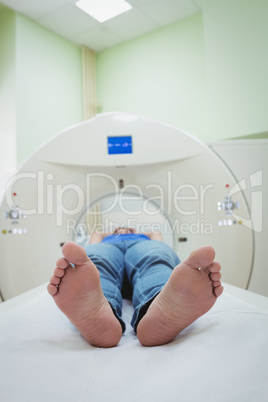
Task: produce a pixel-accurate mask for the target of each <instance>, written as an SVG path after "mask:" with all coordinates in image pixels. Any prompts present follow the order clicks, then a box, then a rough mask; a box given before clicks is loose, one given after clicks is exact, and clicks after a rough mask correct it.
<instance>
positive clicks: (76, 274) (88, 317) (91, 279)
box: [47, 242, 122, 348]
mask: <svg viewBox="0 0 268 402" xmlns="http://www.w3.org/2000/svg"><path fill="white" fill-rule="evenodd" d="M62 253H63V255H64V257H65V258H60V259H59V260H58V261H57V263H56V265H57V268H56V269H55V271H54V275H53V276H52V277H51V279H50V284H49V285H48V287H47V290H48V293H49V294H50V295H51V296H53V298H54V301H55V303H56V304H57V306H58V307H59V309H60V310H61V311H62V312H63V313H64V314H65V315H66V316H67V317H68V318H69V320H70V321H71V322H72V323H73V324H74V326H75V327H76V328H77V329H78V330H79V331H80V333H81V334H82V335H83V337H84V338H85V339H86V340H87V341H88V342H89V343H90V344H91V345H93V346H98V347H103V348H107V347H113V346H116V345H117V344H118V342H119V341H120V339H121V336H122V327H121V324H120V323H119V321H118V320H117V318H116V317H115V315H114V313H113V311H112V308H111V306H110V304H109V303H108V301H107V299H106V298H105V296H104V294H103V292H102V289H101V285H100V275H99V271H98V269H97V268H96V266H95V265H94V263H93V262H92V261H91V260H90V259H89V258H88V256H87V255H86V252H85V250H84V249H83V248H82V247H81V246H79V245H78V244H76V243H74V242H68V243H65V244H64V246H63V247H62ZM70 263H72V264H74V267H72V266H71V265H70Z"/></svg>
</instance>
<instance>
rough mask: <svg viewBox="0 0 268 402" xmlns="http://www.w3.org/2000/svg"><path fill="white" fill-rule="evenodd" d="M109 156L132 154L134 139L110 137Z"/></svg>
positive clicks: (129, 136) (128, 136)
mask: <svg viewBox="0 0 268 402" xmlns="http://www.w3.org/2000/svg"><path fill="white" fill-rule="evenodd" d="M108 154H109V155H115V154H116V155H118V154H132V137H131V135H127V136H122V137H121V136H120V137H119V136H118V137H108Z"/></svg>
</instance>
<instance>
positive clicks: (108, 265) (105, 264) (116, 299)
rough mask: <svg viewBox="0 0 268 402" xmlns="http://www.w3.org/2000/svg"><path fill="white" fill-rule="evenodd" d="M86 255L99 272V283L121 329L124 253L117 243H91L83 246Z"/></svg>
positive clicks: (123, 327) (123, 328) (123, 329)
mask: <svg viewBox="0 0 268 402" xmlns="http://www.w3.org/2000/svg"><path fill="white" fill-rule="evenodd" d="M85 250H86V253H87V255H88V257H89V258H90V259H91V260H92V261H93V262H94V264H95V265H96V267H97V268H98V271H99V273H100V283H101V287H102V290H103V293H104V296H105V297H106V299H107V300H108V302H109V303H110V306H111V307H112V310H113V312H114V314H115V316H116V318H117V319H118V320H119V322H120V324H121V326H122V331H123V332H124V331H125V328H126V326H125V323H124V322H123V320H122V318H121V317H122V295H121V290H122V286H123V278H124V253H123V251H122V250H121V248H120V245H119V244H117V245H115V244H104V243H96V244H95V243H93V244H89V245H88V246H87V247H85Z"/></svg>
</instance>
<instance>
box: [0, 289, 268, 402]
mask: <svg viewBox="0 0 268 402" xmlns="http://www.w3.org/2000/svg"><path fill="white" fill-rule="evenodd" d="M131 315H132V306H131V303H130V302H128V301H125V302H124V320H125V321H126V323H127V324H128V323H129V322H130V319H131ZM267 373H268V312H267V311H265V310H261V309H259V308H257V307H254V306H252V305H250V304H247V303H245V302H241V301H240V300H238V299H236V298H233V297H231V296H228V295H227V294H224V295H223V296H222V297H220V298H219V300H218V301H217V303H216V304H215V306H214V307H213V308H212V309H211V310H210V312H209V313H207V314H206V315H205V316H203V317H201V318H199V319H198V320H197V321H196V322H195V323H193V324H192V325H191V326H190V327H188V328H187V329H185V330H184V331H183V332H182V333H181V334H180V335H178V337H177V338H176V339H175V340H174V341H173V342H171V343H170V344H168V345H164V346H159V347H153V348H146V347H143V346H141V345H140V344H139V341H138V340H137V338H136V335H135V334H134V332H133V330H132V328H131V327H130V325H129V324H128V326H127V331H126V333H125V335H124V336H123V338H122V340H121V342H120V344H119V346H118V347H116V348H112V349H100V348H95V347H92V346H90V345H89V344H88V343H87V342H86V341H85V340H84V339H83V338H82V336H81V335H80V334H79V332H78V331H77V330H76V329H75V328H74V327H73V326H72V324H71V323H70V322H69V321H68V319H67V318H66V317H65V316H64V315H63V314H62V313H61V312H60V311H59V310H58V309H57V307H56V305H55V304H54V302H53V299H52V298H51V297H50V296H49V295H47V293H43V294H42V295H40V296H39V297H35V298H34V299H33V300H32V301H29V302H27V303H25V304H23V305H21V306H18V307H17V308H15V309H14V310H12V311H11V312H9V313H4V314H2V315H1V316H0V400H1V401H2V402H6V401H7V402H13V401H20V402H24V401H25V402H26V401H27V402H31V401H34V402H36V401H38V402H40V401H56V402H57V401H64V402H66V401H93V402H98V401H102V402H110V401H111V402H113V401H119V402H120V401H128V402H129V401H133V402H134V401H135V402H136V401H137V402H139V401H146V402H147V401H151V400H152V401H156V402H158V401H159V402H160V401H161V402H163V401H185V402H186V401H196V400H204V401H206V402H209V401H213V402H217V401H222V402H226V401H228V402H231V401H235V402H237V401H239V400H241V401H243V402H245V401H250V402H251V401H253V400H254V401H255V400H256V401H257V400H259V401H261V400H267V399H268V386H267Z"/></svg>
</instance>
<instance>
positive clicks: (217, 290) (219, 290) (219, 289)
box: [213, 286, 223, 297]
mask: <svg viewBox="0 0 268 402" xmlns="http://www.w3.org/2000/svg"><path fill="white" fill-rule="evenodd" d="M213 292H214V295H215V296H216V297H219V296H220V295H221V294H222V292H223V286H218V287H215V288H214V289H213Z"/></svg>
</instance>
